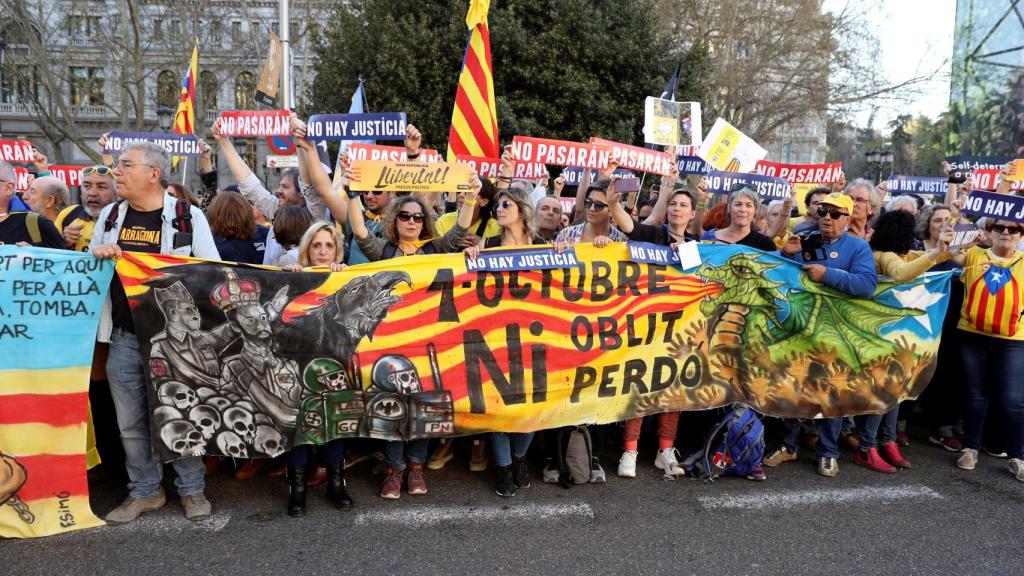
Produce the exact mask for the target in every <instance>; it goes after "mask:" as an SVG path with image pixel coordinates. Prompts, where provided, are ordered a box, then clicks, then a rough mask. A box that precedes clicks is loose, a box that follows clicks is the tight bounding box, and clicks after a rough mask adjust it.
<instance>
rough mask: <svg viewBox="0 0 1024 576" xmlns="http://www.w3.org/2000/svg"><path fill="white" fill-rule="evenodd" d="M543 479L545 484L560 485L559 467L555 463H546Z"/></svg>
mask: <svg viewBox="0 0 1024 576" xmlns="http://www.w3.org/2000/svg"><path fill="white" fill-rule="evenodd" d="M543 478H544V483H545V484H558V466H555V463H554V462H545V463H544V474H543Z"/></svg>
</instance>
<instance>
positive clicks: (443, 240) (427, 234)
mask: <svg viewBox="0 0 1024 576" xmlns="http://www.w3.org/2000/svg"><path fill="white" fill-rule="evenodd" d="M359 177H360V174H359V173H358V172H357V171H355V170H353V169H352V168H349V167H347V166H346V167H345V172H344V177H343V179H342V186H343V187H344V189H345V191H346V194H348V197H349V209H348V213H349V224H350V225H351V226H352V235H353V237H354V238H355V240H356V242H357V243H358V245H359V248H360V249H361V250H362V251H363V253H364V254H366V257H367V258H369V260H370V261H371V262H376V261H378V260H388V259H391V258H396V257H401V256H414V255H420V254H443V253H448V252H457V251H458V250H459V248H460V247H461V243H462V239H463V237H464V236H465V235H466V232H467V231H468V230H469V226H470V224H472V219H473V213H474V208H475V205H476V202H477V194H478V193H479V192H480V189H481V187H482V186H483V183H482V182H481V181H480V178H478V177H477V175H476V172H475V171H474V172H472V173H471V180H470V185H471V188H470V190H468V191H467V192H466V194H465V197H464V199H463V201H462V208H460V209H459V212H458V220H457V221H456V222H455V226H453V227H452V228H451V230H449V231H448V232H446V233H445V234H444V235H443V236H441V237H434V225H433V224H434V218H433V211H432V210H431V207H430V205H429V203H428V202H427V201H425V200H424V199H423V198H422V197H420V196H418V195H409V196H402V197H400V198H396V199H395V200H394V202H392V203H391V206H390V207H389V208H388V211H387V213H386V214H385V216H384V224H383V232H384V237H383V238H380V237H378V236H375V235H373V234H371V233H370V231H369V229H368V228H367V227H366V222H365V221H364V220H363V204H362V201H361V200H360V194H359V192H355V191H352V190H351V189H350V188H349V186H348V183H349V182H350V181H358V179H359ZM428 449H429V440H428V439H426V438H421V439H417V440H410V441H408V442H403V441H398V440H393V441H387V442H385V448H384V456H385V461H386V463H387V476H386V477H385V479H384V483H383V484H382V485H381V489H380V497H381V498H385V499H388V500H397V499H398V498H399V497H401V494H402V476H403V473H404V472H405V470H406V458H408V461H409V466H408V470H409V473H408V478H407V480H406V486H407V489H408V492H409V494H410V495H420V494H426V493H427V481H426V477H425V475H424V473H423V467H424V464H425V463H426V460H427V450H428Z"/></svg>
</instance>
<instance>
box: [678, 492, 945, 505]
mask: <svg viewBox="0 0 1024 576" xmlns="http://www.w3.org/2000/svg"><path fill="white" fill-rule="evenodd" d="M903 498H943V496H942V495H941V494H939V493H938V492H936V491H934V490H932V489H931V488H929V487H927V486H888V487H881V486H874V487H867V486H866V487H862V488H835V489H826V490H795V491H789V492H758V493H753V494H741V495H736V496H699V497H698V498H697V500H698V501H699V502H700V504H701V506H703V507H704V508H705V509H706V510H729V509H743V510H764V509H766V508H795V507H799V506H815V505H820V504H844V503H847V502H863V501H865V500H900V499H903Z"/></svg>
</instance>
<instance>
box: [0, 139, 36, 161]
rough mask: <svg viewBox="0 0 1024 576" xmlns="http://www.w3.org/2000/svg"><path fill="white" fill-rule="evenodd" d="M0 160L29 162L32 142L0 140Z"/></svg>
mask: <svg viewBox="0 0 1024 576" xmlns="http://www.w3.org/2000/svg"><path fill="white" fill-rule="evenodd" d="M0 160H4V161H6V162H31V161H32V143H31V142H29V141H28V140H0Z"/></svg>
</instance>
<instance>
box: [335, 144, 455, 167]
mask: <svg viewBox="0 0 1024 576" xmlns="http://www.w3.org/2000/svg"><path fill="white" fill-rule="evenodd" d="M347 151H348V159H349V161H350V162H351V161H353V160H379V161H382V162H407V161H409V158H407V157H406V153H405V147H404V146H382V145H379V144H363V143H361V142H353V143H352V144H351V145H350V146H349V147H348V150H347ZM443 161H444V160H442V159H441V154H440V153H439V152H438V151H437V150H432V149H430V148H421V149H420V155H419V157H417V158H416V159H415V160H413V162H426V163H427V164H437V163H438V162H443Z"/></svg>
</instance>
